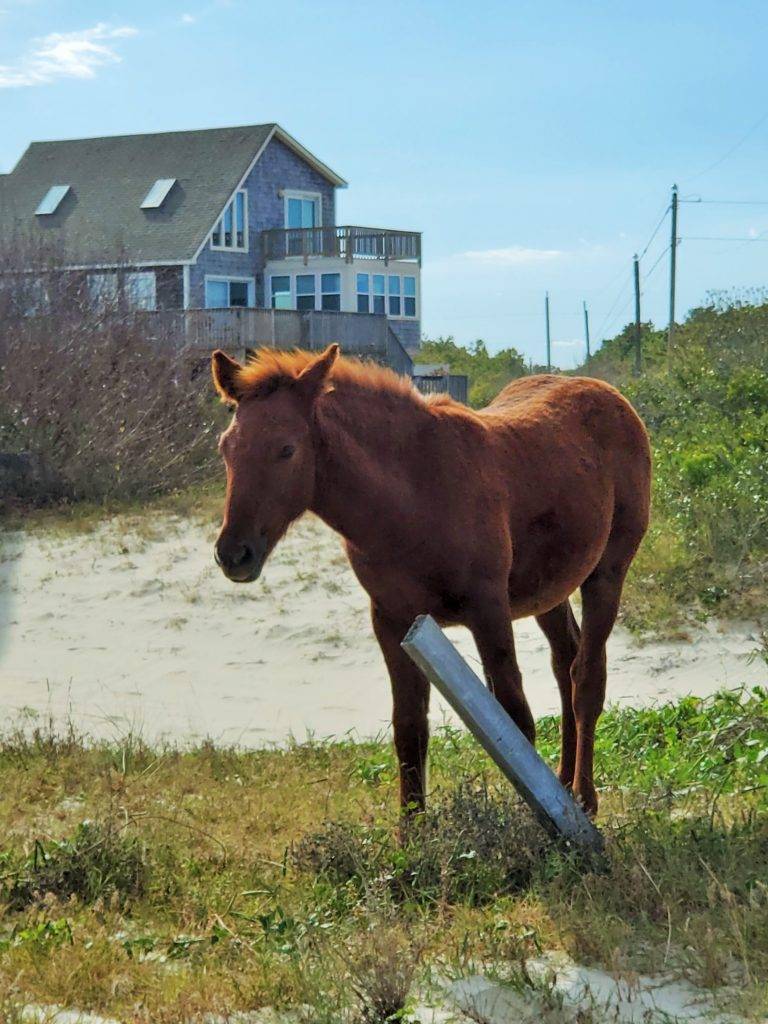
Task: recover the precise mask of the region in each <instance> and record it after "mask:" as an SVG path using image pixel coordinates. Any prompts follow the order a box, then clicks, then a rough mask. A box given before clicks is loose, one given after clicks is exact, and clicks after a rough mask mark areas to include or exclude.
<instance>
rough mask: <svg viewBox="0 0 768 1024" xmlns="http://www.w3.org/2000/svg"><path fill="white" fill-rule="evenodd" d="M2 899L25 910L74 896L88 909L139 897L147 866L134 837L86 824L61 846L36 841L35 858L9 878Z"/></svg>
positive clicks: (24, 863) (30, 858)
mask: <svg viewBox="0 0 768 1024" xmlns="http://www.w3.org/2000/svg"><path fill="white" fill-rule="evenodd" d="M9 874H10V877H11V879H12V880H11V881H10V882H9V883H7V886H6V889H5V892H4V893H2V898H3V901H4V902H5V903H7V904H8V905H9V907H10V908H11V909H12V910H21V909H23V908H24V907H26V906H29V905H30V904H33V903H36V902H38V901H39V900H42V899H43V898H44V897H46V896H47V895H48V894H49V893H52V894H53V895H54V896H57V897H58V898H60V899H68V898H69V897H71V896H76V897H78V898H79V899H80V900H82V901H83V902H84V903H93V902H95V901H96V900H97V899H110V898H112V897H117V899H118V901H119V902H120V903H124V902H125V900H126V899H127V898H128V897H131V896H140V895H141V894H142V893H143V892H144V891H145V889H146V885H147V881H148V865H147V860H146V856H145V852H144V848H143V846H142V844H141V842H140V841H139V839H138V838H137V837H136V836H133V835H130V834H128V833H126V832H125V831H121V830H119V829H117V828H115V827H114V826H112V825H110V824H102V823H99V822H88V821H84V822H83V823H82V824H81V825H79V826H78V828H77V830H76V831H75V833H74V835H72V836H71V837H69V838H67V839H62V840H60V841H58V842H49V843H43V842H41V841H40V840H37V841H35V844H34V848H33V850H32V852H31V853H30V854H29V855H28V856H27V857H26V858H25V859H24V861H23V862H22V863H21V864H20V865H19V866H18V868H17V869H16V870H15V871H13V872H10V873H9Z"/></svg>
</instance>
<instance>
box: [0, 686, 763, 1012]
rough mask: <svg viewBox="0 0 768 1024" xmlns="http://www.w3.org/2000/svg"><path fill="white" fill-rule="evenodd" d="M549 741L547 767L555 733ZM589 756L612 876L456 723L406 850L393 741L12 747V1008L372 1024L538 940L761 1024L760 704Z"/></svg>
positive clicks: (653, 725) (642, 732)
mask: <svg viewBox="0 0 768 1024" xmlns="http://www.w3.org/2000/svg"><path fill="white" fill-rule="evenodd" d="M539 736H540V749H541V751H542V753H543V754H544V756H545V757H547V758H548V759H549V760H550V761H554V760H555V759H556V755H557V722H556V721H555V720H554V719H549V718H548V719H544V720H542V721H541V722H540V723H539ZM597 760H598V764H599V782H600V786H601V799H602V803H601V818H600V825H601V827H602V828H603V830H604V832H605V837H606V844H607V849H608V858H609V866H608V868H607V870H603V871H600V870H597V869H595V868H593V867H590V866H589V865H584V864H581V863H579V862H578V860H577V859H576V858H575V857H574V856H573V855H572V854H570V853H569V852H568V851H567V850H564V849H562V848H558V846H557V845H556V844H553V843H552V842H551V841H550V840H549V839H547V837H545V836H544V835H543V834H542V833H541V831H540V830H539V828H538V826H537V825H536V824H535V823H534V822H533V820H532V819H531V817H530V815H529V814H528V813H527V811H526V810H525V809H524V808H523V807H522V806H521V805H520V804H519V802H518V801H517V799H516V798H515V797H514V796H513V794H512V793H511V792H510V790H509V787H508V786H507V784H505V783H504V781H503V780H502V779H501V777H500V775H499V773H498V772H497V770H496V769H495V768H494V767H493V766H492V765H491V764H490V763H489V762H488V760H487V758H486V757H485V755H484V754H483V753H482V751H480V750H479V749H478V747H477V745H476V744H475V743H474V742H473V741H471V740H470V739H469V738H468V737H467V736H466V735H464V734H462V733H460V732H458V731H455V730H451V729H443V730H441V731H440V732H439V733H438V735H437V736H436V737H435V738H434V740H433V744H432V751H431V790H432V793H431V801H430V808H429V810H428V812H427V814H426V815H425V816H424V817H423V818H422V819H421V820H419V821H418V822H416V823H415V824H414V825H413V827H412V828H410V829H409V830H407V832H406V834H405V836H404V840H403V842H400V840H399V838H398V832H399V829H398V824H399V822H398V814H397V806H396V766H395V762H394V757H393V753H392V749H391V746H390V744H389V743H386V742H385V743H375V742H371V743H354V742H347V741H342V742H335V743H307V744H302V745H295V746H293V747H291V748H290V749H286V750H262V751H256V752H244V751H236V750H228V749H224V750H222V749H216V748H214V747H213V746H211V745H203V746H201V747H198V748H195V749H191V750H186V751H182V750H175V749H162V750H159V749H156V750H153V749H149V748H148V747H146V746H144V745H143V744H142V743H141V742H140V741H139V740H138V739H136V738H135V737H128V738H127V739H126V740H125V741H123V743H122V744H120V745H112V746H110V745H104V744H85V743H83V742H82V740H81V739H79V738H78V737H76V736H74V735H70V736H65V737H61V738H56V737H54V736H51V735H49V734H47V733H45V732H38V733H36V734H34V735H27V736H26V737H25V736H22V735H15V736H9V737H7V738H6V739H5V740H4V741H3V742H2V744H0V777H1V778H2V781H3V785H2V790H1V791H0V836H2V839H1V840H0V906H2V917H1V918H0V993H5V994H6V1003H7V1006H8V1007H9V1009H8V1012H7V1016H10V1014H11V1010H10V1006H11V1004H13V1003H15V1004H19V1003H21V1002H24V1001H35V1002H40V1003H45V1004H54V1003H55V1004H59V1005H64V1006H78V1007H79V1008H81V1009H87V1010H93V1011H98V1012H102V1013H105V1014H108V1015H111V1016H115V1017H118V1018H119V1019H120V1020H124V1021H136V1022H149V1021H152V1022H153V1024H163V1022H171V1021H174V1022H175V1021H178V1020H180V1019H187V1018H189V1019H195V1018H201V1017H202V1015H203V1014H204V1013H205V1012H212V1011H216V1012H220V1013H224V1012H232V1011H235V1010H238V1009H253V1008H257V1007H259V1006H263V1005H273V1006H278V1007H279V1006H292V1005H294V1006H295V1005H299V1004H311V1005H313V1006H315V1007H321V1008H322V1010H316V1011H313V1017H312V1019H313V1020H315V1021H325V1020H326V1019H327V1020H328V1021H329V1022H330V1021H331V1020H338V1019H339V1017H340V1015H341V1014H342V1013H343V1012H350V1013H352V1017H351V1018H349V1019H351V1020H357V1021H360V1022H367V1024H371V1022H380V1021H384V1020H385V1019H387V1015H391V1014H392V1013H393V1012H394V1011H395V1010H398V1009H399V1008H401V1007H403V1006H406V1007H407V1004H408V993H409V992H412V991H413V990H414V988H415V987H418V986H424V985H425V984H427V982H428V979H429V977H430V974H431V972H435V971H437V972H441V973H443V974H446V973H447V974H450V975H453V976H456V975H461V974H466V973H469V972H471V971H474V970H477V969H482V970H483V971H485V972H486V973H488V972H490V973H497V974H499V975H501V976H504V977H512V976H514V975H515V971H516V970H517V971H518V973H519V969H520V965H521V964H523V963H524V961H525V959H526V957H530V956H533V955H536V953H537V951H540V950H545V949H562V950H565V951H567V952H568V953H569V954H570V955H571V956H573V957H574V959H576V960H577V961H579V962H582V963H589V964H594V965H599V966H602V967H604V968H606V969H608V970H612V971H616V972H628V971H630V972H631V971H635V970H636V971H645V972H657V971H671V972H672V973H675V974H678V975H681V976H685V977H689V978H690V979H691V980H692V981H694V982H695V983H697V984H699V985H703V986H707V987H710V988H712V989H713V990H715V991H719V990H721V989H722V988H723V986H730V988H729V992H730V993H731V994H730V996H729V997H728V1002H729V1008H730V1009H736V1008H737V1006H736V1003H738V1006H739V1007H740V1008H741V1009H742V1010H744V1012H749V1013H753V1014H758V1013H761V1012H762V1013H765V1012H766V1011H768V888H767V887H766V881H765V880H766V878H768V692H767V691H765V690H754V691H752V692H750V693H742V694H733V693H722V694H719V695H717V696H716V697H713V698H711V699H708V700H706V701H701V700H696V699H686V700H683V701H680V702H678V703H676V704H665V705H662V706H659V707H657V708H655V709H650V710H641V711H629V710H623V711H619V710H615V709H614V710H611V711H609V712H608V713H607V714H606V715H605V716H604V717H603V719H602V720H601V724H600V729H599V739H598V754H597ZM734 992H735V993H736V995H734V994H733V993H734ZM2 1006H3V1004H2V1002H1V1001H0V1009H1V1008H2ZM401 1017H402V1014H401Z"/></svg>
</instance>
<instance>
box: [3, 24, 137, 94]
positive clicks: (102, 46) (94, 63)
mask: <svg viewBox="0 0 768 1024" xmlns="http://www.w3.org/2000/svg"><path fill="white" fill-rule="evenodd" d="M135 35H138V31H137V29H135V28H131V27H130V26H129V25H121V26H117V27H115V28H112V27H111V26H109V25H106V24H105V23H104V22H99V24H97V25H94V26H93V28H85V29H81V30H80V31H77V32H51V33H49V35H47V36H42V37H41V38H38V39H35V40H33V42H32V45H31V47H30V49H29V50H28V51H27V53H25V54H23V55H22V56H21V57H20V58H19V60H18V61H17V62H16V63H15V64H0V89H18V88H22V87H24V86H30V85H45V84H47V83H48V82H54V81H56V79H58V78H81V79H85V78H95V76H96V71H97V69H98V68H101V67H104V66H105V65H107V64H116V63H118V62H119V61H120V60H121V57H120V56H119V54H118V53H117V52H116V50H115V48H114V46H113V45H112V44H113V43H114V41H115V40H119V39H127V38H129V37H131V36H135Z"/></svg>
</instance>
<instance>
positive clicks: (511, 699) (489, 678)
mask: <svg viewBox="0 0 768 1024" xmlns="http://www.w3.org/2000/svg"><path fill="white" fill-rule="evenodd" d="M470 629H471V630H472V635H473V636H474V638H475V643H476V644H477V651H478V654H479V655H480V660H481V661H482V663H483V671H484V672H485V678H486V682H487V683H488V688H489V690H490V691H491V693H492V694H493V695H494V697H495V698H496V700H497V701H498V702H499V704H501V706H502V707H503V708H504V710H505V711H506V712H507V714H508V715H509V716H510V718H511V719H512V721H513V722H514V723H515V725H516V726H517V727H518V729H520V730H521V732H522V733H523V734H524V735H525V736H526V738H527V739H529V740H530V742H531V743H535V742H536V726H535V723H534V721H533V715H532V714H531V709H530V708H529V706H528V701H527V700H526V699H525V694H524V693H523V677H522V675H521V674H520V669H519V668H518V666H517V657H516V655H515V639H514V636H513V633H512V616H511V614H510V610H509V602H508V601H507V598H506V594H505V595H504V596H500V595H499V596H488V595H484V596H483V598H482V599H481V600H478V601H473V609H472V619H471V622H470Z"/></svg>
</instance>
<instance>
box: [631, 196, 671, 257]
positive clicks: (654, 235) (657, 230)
mask: <svg viewBox="0 0 768 1024" xmlns="http://www.w3.org/2000/svg"><path fill="white" fill-rule="evenodd" d="M669 209H670V208H669V206H668V205H667V206H666V207H665V209H664V213H662V215H661V220H660V221H659V223H658V224H657V225H656V227H655V228H654V229H653V234H652V235H651V237H650V238H649V239H648V241H647V242H646V245H645V248H644V249H643V251H642V252H641V253H640V255H639V256H638V257H637V258H638V259H639V260H641V259H642V258H643V256H645V254H646V253H647V252H648V250H649V249H650V247H651V242H653V240H654V238H655V237H656V235H657V234H658V233H659V228H660V227H661V225H662V224H663V223H664V221H665V220H666V219H667V214H668V213H669Z"/></svg>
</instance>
